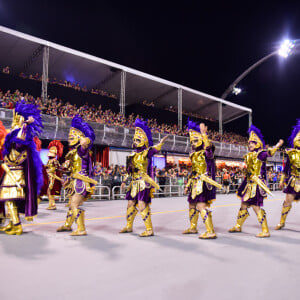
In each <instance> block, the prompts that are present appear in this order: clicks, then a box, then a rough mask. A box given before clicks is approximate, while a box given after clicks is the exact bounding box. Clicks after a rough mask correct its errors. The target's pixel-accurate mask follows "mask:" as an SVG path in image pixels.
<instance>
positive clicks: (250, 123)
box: [249, 112, 252, 127]
mask: <svg viewBox="0 0 300 300" xmlns="http://www.w3.org/2000/svg"><path fill="white" fill-rule="evenodd" d="M251 125H252V112H249V127H250V126H251Z"/></svg>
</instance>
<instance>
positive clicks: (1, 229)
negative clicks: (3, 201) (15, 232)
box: [0, 221, 13, 231]
mask: <svg viewBox="0 0 300 300" xmlns="http://www.w3.org/2000/svg"><path fill="white" fill-rule="evenodd" d="M12 227H13V223H12V221H9V222H8V224H7V225H6V226H1V227H0V231H7V230H10V229H12Z"/></svg>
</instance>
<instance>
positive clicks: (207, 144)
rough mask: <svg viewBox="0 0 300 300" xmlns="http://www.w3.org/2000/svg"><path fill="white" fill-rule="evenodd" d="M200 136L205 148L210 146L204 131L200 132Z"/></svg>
mask: <svg viewBox="0 0 300 300" xmlns="http://www.w3.org/2000/svg"><path fill="white" fill-rule="evenodd" d="M202 138H203V144H204V146H205V148H207V147H209V146H210V141H209V139H208V136H207V134H206V133H202Z"/></svg>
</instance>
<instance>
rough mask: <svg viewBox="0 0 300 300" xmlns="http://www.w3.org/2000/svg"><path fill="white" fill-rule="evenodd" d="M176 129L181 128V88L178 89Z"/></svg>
mask: <svg viewBox="0 0 300 300" xmlns="http://www.w3.org/2000/svg"><path fill="white" fill-rule="evenodd" d="M178 129H182V89H181V88H179V89H178Z"/></svg>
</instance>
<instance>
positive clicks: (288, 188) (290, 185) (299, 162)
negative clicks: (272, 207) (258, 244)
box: [275, 120, 300, 230]
mask: <svg viewBox="0 0 300 300" xmlns="http://www.w3.org/2000/svg"><path fill="white" fill-rule="evenodd" d="M290 141H291V142H292V145H291V146H293V148H290V149H286V151H285V153H286V156H287V160H286V163H285V167H284V169H283V172H282V175H281V178H280V185H281V186H282V187H284V185H285V188H284V190H283V192H284V193H285V194H286V195H287V196H286V197H287V199H288V198H289V199H288V200H286V201H288V202H287V203H285V202H286V201H285V202H284V203H283V205H282V210H281V218H280V222H279V224H278V225H277V226H276V227H275V229H276V230H280V229H282V228H283V227H284V226H285V221H286V218H287V215H288V213H289V212H290V210H291V209H292V202H293V201H299V200H300V120H298V123H297V125H296V126H295V127H294V130H293V132H292V135H291V137H290Z"/></svg>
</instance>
